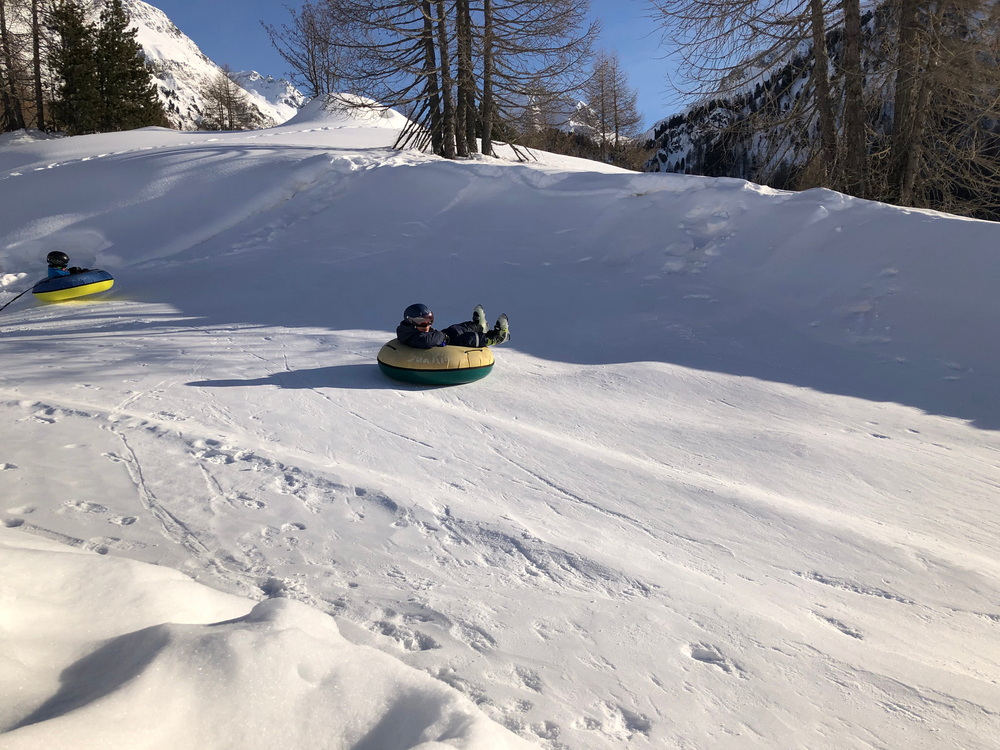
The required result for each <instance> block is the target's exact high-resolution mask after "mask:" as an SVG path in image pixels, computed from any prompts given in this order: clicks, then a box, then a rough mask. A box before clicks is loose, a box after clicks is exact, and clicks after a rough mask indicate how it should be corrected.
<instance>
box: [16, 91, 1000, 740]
mask: <svg viewBox="0 0 1000 750" xmlns="http://www.w3.org/2000/svg"><path fill="white" fill-rule="evenodd" d="M373 117H374V119H373ZM399 127H400V120H399V119H398V115H394V114H392V113H386V112H383V113H377V112H376V113H374V115H373V113H372V112H367V113H364V115H363V116H358V117H356V116H353V115H351V114H350V113H345V112H344V111H339V112H333V113H327V112H324V111H323V110H321V109H319V108H318V107H313V108H312V109H308V110H307V111H304V112H303V113H301V114H300V115H299V116H298V117H297V118H293V120H291V121H290V122H289V123H288V124H287V125H285V126H283V127H279V128H275V129H272V130H267V131H258V132H255V133H248V134H247V133H244V134H240V133H229V134H209V133H202V134H192V133H178V132H171V131H166V130H160V129H146V130H141V131H134V132H130V133H117V134H106V135H94V136H85V137H77V138H63V139H58V140H39V139H32V138H27V137H25V138H16V139H10V140H8V141H6V142H4V144H3V145H2V146H0V278H2V279H3V282H2V283H3V286H2V288H0V304H3V303H5V302H7V301H9V300H11V299H13V298H14V295H15V294H17V293H19V292H22V291H24V290H26V289H28V288H29V287H30V285H31V284H32V283H33V282H34V281H35V280H37V279H39V278H41V277H42V276H43V275H44V268H43V267H44V262H43V258H44V256H45V254H46V253H47V252H49V251H51V250H55V249H59V250H64V251H66V252H67V253H69V255H70V257H71V259H72V263H73V264H76V265H81V266H86V267H100V268H104V269H105V270H108V271H111V272H112V273H113V274H114V275H115V277H116V284H115V287H114V288H113V289H112V290H111V291H110V292H108V293H106V294H104V295H102V296H101V297H99V298H92V299H82V300H79V301H76V302H68V303H61V304H54V305H42V304H39V303H38V302H36V301H35V300H34V299H33V298H32V297H31V295H30V294H28V295H25V296H24V297H22V298H21V299H20V300H18V301H17V302H15V303H13V304H12V305H11V306H10V307H8V308H7V310H5V311H4V312H2V313H0V361H2V367H0V435H2V436H3V439H2V441H0V520H2V521H3V526H4V527H6V528H2V529H0V731H2V732H6V733H5V734H3V736H2V738H0V745H3V746H4V747H5V748H6V747H11V748H27V747H66V746H79V747H97V746H114V747H157V748H160V747H162V748H175V747H198V748H246V747H261V748H264V747H267V748H278V747H285V748H301V747H331V748H356V749H358V750H364V749H365V748H368V749H370V750H374V749H375V748H378V749H379V750H389V749H393V750H394V749H396V748H399V749H402V748H414V747H420V748H432V747H434V748H438V747H461V748H477V749H478V748H483V749H485V750H493V749H494V748H502V747H505V746H509V747H519V746H523V744H526V745H528V746H530V745H537V746H541V747H547V748H551V749H552V750H556V749H560V748H572V749H573V750H576V749H578V748H579V749H582V750H598V749H600V750H605V749H610V748H630V749H631V748H663V747H687V748H704V749H706V750H709V749H710V750H720V749H726V748H733V749H739V750H743V749H745V748H755V747H756V748H768V749H772V748H802V747H808V748H845V749H846V748H873V747H879V748H881V747H889V748H902V747H905V748H911V749H913V750H916V749H918V748H940V747H962V748H983V749H985V748H995V747H997V746H998V744H1000V712H998V710H997V707H998V706H1000V637H998V636H1000V522H998V516H997V497H998V490H1000V467H998V456H1000V453H998V451H1000V435H998V432H997V430H998V429H1000V399H998V398H997V395H998V393H1000V347H998V346H997V341H996V331H997V330H998V329H1000V301H998V300H1000V298H998V296H997V294H996V290H997V288H1000V255H998V252H1000V251H998V248H1000V226H998V225H996V224H990V223H986V222H977V221H969V220H963V219H958V218H955V217H951V216H946V215H943V214H937V213H931V212H922V211H904V210H900V209H897V208H893V207H889V206H885V205H880V204H876V203H869V202H864V201H858V200H854V199H851V198H847V197H844V196H842V195H839V194H837V193H833V192H829V191H823V190H813V191H807V192H804V193H797V194H796V193H785V192H778V191H774V190H769V189H766V188H761V187H758V186H755V185H752V184H748V183H745V182H741V181H737V180H725V179H707V178H698V177H684V176H679V175H662V174H660V175H638V174H633V173H628V172H623V171H619V170H615V169H612V168H605V167H602V166H600V165H597V164H594V163H590V162H581V161H577V160H573V159H569V158H562V157H550V156H539V157H538V159H537V160H536V161H532V162H529V163H525V164H518V163H515V162H514V161H512V160H509V159H505V160H494V159H483V158H476V159H471V160H463V161H454V162H447V161H443V160H439V159H437V158H435V157H433V156H429V155H425V154H420V153H414V152H408V151H402V152H399V151H392V150H390V149H389V148H388V146H389V145H390V144H391V143H392V142H393V140H394V139H395V136H396V134H397V132H398V128H399ZM412 302H424V303H426V304H428V305H430V306H431V307H432V308H433V309H434V311H435V313H436V316H437V321H438V323H439V324H441V326H442V327H443V326H444V325H447V324H448V323H450V322H456V321H460V320H465V319H467V318H468V317H469V316H470V315H471V311H472V308H473V306H474V305H475V304H477V303H482V304H483V305H484V306H485V308H486V310H487V313H488V314H489V315H490V317H491V318H493V317H496V316H497V315H499V314H500V313H501V312H506V313H507V314H508V315H509V317H510V320H511V332H512V340H511V341H510V343H509V344H507V345H505V346H503V347H498V348H496V349H495V355H496V358H497V364H496V366H495V368H494V371H493V373H492V374H491V375H490V376H489V377H488V378H486V379H484V380H482V381H479V382H477V383H474V384H471V385H468V386H461V387H453V388H439V389H435V388H420V387H415V386H408V385H402V384H399V383H395V382H392V381H389V380H387V379H385V378H384V377H383V376H382V375H381V373H380V372H379V371H378V369H377V367H376V365H375V355H376V353H377V351H378V349H379V348H380V347H381V346H382V344H383V343H385V341H387V340H388V339H390V338H392V337H393V335H394V329H395V326H396V324H397V323H398V321H399V318H400V316H401V311H402V310H403V308H404V307H406V306H407V305H408V304H410V303H412ZM149 563H154V564H155V565H156V566H158V567H154V566H151V565H149ZM189 577H190V578H189ZM191 578H193V579H195V580H194V581H192V580H190V579H191ZM519 743H522V744H519Z"/></svg>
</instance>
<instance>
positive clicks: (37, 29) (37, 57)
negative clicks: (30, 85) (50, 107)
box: [0, 0, 45, 130]
mask: <svg viewBox="0 0 1000 750" xmlns="http://www.w3.org/2000/svg"><path fill="white" fill-rule="evenodd" d="M0 2H3V0H0ZM38 2H39V0H31V52H32V58H33V60H32V62H33V63H34V73H35V126H36V127H37V128H38V129H39V130H45V102H44V99H43V97H42V28H41V24H40V23H38Z"/></svg>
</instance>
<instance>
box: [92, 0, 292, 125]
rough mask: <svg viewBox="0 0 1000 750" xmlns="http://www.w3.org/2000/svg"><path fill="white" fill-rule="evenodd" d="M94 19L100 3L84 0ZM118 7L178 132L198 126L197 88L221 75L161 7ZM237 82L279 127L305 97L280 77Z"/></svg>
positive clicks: (131, 3) (127, 2) (136, 1)
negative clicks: (150, 68)
mask: <svg viewBox="0 0 1000 750" xmlns="http://www.w3.org/2000/svg"><path fill="white" fill-rule="evenodd" d="M87 1H88V2H89V3H90V5H91V7H92V8H93V11H92V14H93V16H94V18H96V17H97V16H98V14H99V13H100V9H101V7H102V5H103V0H87ZM122 4H123V5H124V6H125V10H126V11H127V12H128V14H129V17H130V18H131V19H132V25H133V27H134V28H136V29H137V30H138V34H137V36H136V39H137V41H138V42H139V43H140V44H141V45H142V48H143V51H144V52H145V53H146V59H147V60H149V61H150V62H152V63H153V65H154V68H155V70H156V79H157V82H158V86H159V90H160V98H161V100H162V101H163V104H164V107H165V108H166V109H167V114H168V115H169V116H170V118H171V119H172V120H173V121H174V122H175V124H176V125H177V126H178V127H179V128H180V129H182V130H195V129H197V128H198V126H199V123H200V122H201V119H202V114H203V112H204V111H205V101H204V97H203V96H202V94H201V90H202V89H203V88H204V87H205V86H206V85H207V84H208V83H210V82H211V81H212V79H213V78H214V77H215V76H217V75H218V74H219V72H220V70H221V69H220V67H219V66H218V65H216V64H215V63H214V62H212V60H210V59H209V58H208V56H207V55H205V54H204V53H203V52H202V51H201V50H200V49H199V48H198V45H197V44H195V43H194V42H193V41H192V40H191V39H190V38H189V37H188V36H187V35H185V34H184V33H183V32H182V31H181V30H180V29H179V28H177V26H176V25H174V23H173V22H172V21H171V20H170V19H169V18H168V17H167V15H166V14H165V13H164V12H163V11H161V10H160V9H159V8H155V7H153V6H152V5H149V4H148V3H144V2H142V0H123V2H122ZM238 81H239V82H240V84H241V85H242V86H243V88H245V89H246V90H247V92H248V93H249V94H250V96H251V98H252V100H253V103H254V105H255V106H256V107H257V109H258V110H259V111H260V113H261V115H262V117H263V118H264V119H265V121H267V122H270V123H273V124H280V123H282V122H284V121H285V120H287V119H289V118H290V117H291V116H292V115H294V114H295V111H296V110H297V109H298V108H299V107H301V106H302V104H303V103H304V102H305V97H303V95H302V94H301V93H300V92H299V91H298V89H296V88H295V87H294V86H293V85H292V84H290V83H289V82H288V81H286V80H284V79H280V80H274V79H273V78H271V77H270V76H268V77H266V78H265V77H264V76H261V75H260V74H259V73H257V72H256V71H244V72H242V73H239V74H238Z"/></svg>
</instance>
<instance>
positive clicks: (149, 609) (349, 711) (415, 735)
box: [0, 532, 528, 750]
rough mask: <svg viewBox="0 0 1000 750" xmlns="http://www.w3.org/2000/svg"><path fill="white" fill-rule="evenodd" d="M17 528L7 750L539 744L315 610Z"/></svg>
mask: <svg viewBox="0 0 1000 750" xmlns="http://www.w3.org/2000/svg"><path fill="white" fill-rule="evenodd" d="M10 536H11V535H10V533H9V532H8V533H5V534H3V535H2V536H0V571H2V575H3V578H4V585H5V587H7V588H8V595H7V596H5V599H4V608H5V617H4V628H3V641H4V642H6V643H7V644H15V643H16V651H10V650H8V649H4V654H3V655H4V656H5V657H6V658H5V659H4V662H5V671H7V673H8V676H7V677H6V678H5V680H4V682H3V683H2V687H3V688H4V689H5V690H4V693H5V695H4V696H3V697H4V701H3V703H4V710H3V713H2V714H0V722H2V723H0V732H3V731H6V732H8V735H7V737H6V738H5V740H4V747H6V748H12V749H13V748H31V747H144V748H157V747H162V748H177V747H192V748H193V747H200V748H258V747H259V748H279V747H288V748H292V747H314V748H320V747H331V748H334V747H352V748H365V747H370V748H384V749H385V750H394V749H402V748H427V750H429V749H430V748H432V747H440V748H443V747H449V748H463V747H469V748H472V747H490V748H498V749H500V748H521V747H528V745H527V743H524V742H523V741H520V740H518V739H517V738H516V737H514V736H513V735H511V734H510V733H509V732H507V731H505V730H503V729H501V728H500V727H497V726H496V725H495V724H493V723H492V722H490V721H488V720H487V719H486V718H485V717H484V716H483V715H482V714H481V713H480V712H479V711H478V710H477V709H476V708H475V707H474V706H473V705H472V703H471V702H470V701H469V700H468V699H465V698H463V697H462V696H461V695H459V694H458V693H457V692H455V691H454V690H452V689H451V688H449V687H447V686H446V685H445V684H444V683H442V682H439V681H437V680H435V679H433V678H432V677H430V676H429V675H427V674H424V673H421V672H417V671H416V670H412V669H409V668H407V667H404V666H403V665H402V664H400V663H399V662H398V661H397V660H395V659H393V658H392V657H391V656H387V655H385V654H382V653H380V652H378V651H375V650H374V649H371V648H366V647H364V646H353V645H351V644H350V643H348V642H347V641H346V640H345V639H344V638H343V637H342V636H341V635H340V633H339V632H338V630H337V626H336V624H335V623H334V621H333V619H332V618H330V617H328V616H327V615H324V614H322V613H320V612H317V611H315V610H313V609H311V608H309V607H306V606H305V605H302V604H298V603H297V602H293V601H290V600H288V599H271V600H267V601H264V602H261V603H260V604H257V605H256V606H253V608H252V609H250V607H251V606H252V603H251V602H247V601H246V600H241V599H239V598H237V597H234V596H230V595H228V594H222V593H219V592H216V591H213V590H211V589H208V588H206V587H204V586H200V585H198V584H196V583H194V582H192V581H190V580H188V579H186V578H185V577H184V576H182V575H180V574H179V573H176V572H175V571H173V570H169V569H167V568H160V567H155V566H150V565H145V564H142V563H134V562H131V561H128V560H114V559H106V558H99V557H96V556H93V555H87V554H80V553H78V552H75V551H71V550H69V549H67V548H66V547H62V548H58V547H57V546H56V545H54V544H51V543H50V544H46V543H44V542H42V543H38V542H31V541H28V540H24V539H11V538H9V537H10ZM53 612H58V616H57V617H52V613H53ZM40 685H44V686H46V687H49V691H38V690H37V689H36V690H24V687H25V686H32V687H36V688H37V686H40ZM15 686H18V687H20V688H21V689H20V690H16V689H11V688H14V687H15ZM293 716H294V717H301V718H303V719H304V720H303V721H289V718H290V717H293Z"/></svg>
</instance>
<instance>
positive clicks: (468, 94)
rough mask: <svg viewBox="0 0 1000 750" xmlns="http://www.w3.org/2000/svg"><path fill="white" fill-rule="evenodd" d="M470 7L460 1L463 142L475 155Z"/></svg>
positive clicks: (463, 0) (474, 105) (474, 99)
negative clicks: (463, 64) (463, 75)
mask: <svg viewBox="0 0 1000 750" xmlns="http://www.w3.org/2000/svg"><path fill="white" fill-rule="evenodd" d="M471 5H472V4H471V3H470V2H469V0H462V6H463V7H462V14H463V15H464V20H463V25H464V26H465V38H464V43H463V50H462V57H463V58H464V59H465V71H466V73H465V74H466V76H467V78H468V80H467V81H466V84H465V99H466V101H465V141H466V143H467V144H468V146H469V153H470V154H475V153H477V152H478V151H479V148H478V147H477V146H476V74H475V70H474V69H473V65H472V7H471Z"/></svg>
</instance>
